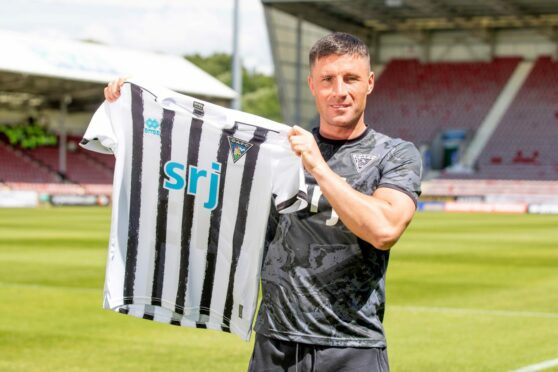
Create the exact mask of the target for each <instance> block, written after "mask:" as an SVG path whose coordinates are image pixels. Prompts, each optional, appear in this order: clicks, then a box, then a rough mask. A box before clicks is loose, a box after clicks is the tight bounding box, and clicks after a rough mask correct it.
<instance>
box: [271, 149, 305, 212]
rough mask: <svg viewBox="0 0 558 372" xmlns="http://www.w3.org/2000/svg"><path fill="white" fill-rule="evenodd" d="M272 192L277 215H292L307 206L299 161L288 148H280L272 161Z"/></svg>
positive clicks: (300, 162)
mask: <svg viewBox="0 0 558 372" xmlns="http://www.w3.org/2000/svg"><path fill="white" fill-rule="evenodd" d="M272 166H273V170H272V172H273V176H272V178H273V179H272V183H273V184H272V192H273V196H274V199H275V207H276V209H277V211H278V212H279V213H292V212H296V211H299V210H301V209H304V208H306V206H307V205H308V196H307V187H306V181H305V179H304V168H303V166H302V161H301V159H300V158H299V157H298V156H296V155H295V153H294V152H293V151H292V150H291V149H290V148H289V149H284V148H281V150H280V151H278V152H277V153H276V154H275V157H274V159H273V163H272Z"/></svg>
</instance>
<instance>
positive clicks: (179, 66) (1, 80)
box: [0, 30, 236, 104]
mask: <svg viewBox="0 0 558 372" xmlns="http://www.w3.org/2000/svg"><path fill="white" fill-rule="evenodd" d="M0 46H1V47H2V50H3V52H2V58H0V92H2V93H24V94H31V95H36V96H45V97H46V99H47V100H49V101H58V100H59V98H60V97H62V96H63V95H65V94H68V95H70V96H72V97H73V98H77V100H78V101H79V99H82V100H83V103H86V102H85V101H88V100H89V99H88V98H94V97H96V98H97V104H98V102H99V100H102V95H101V96H99V94H102V92H101V89H100V88H101V87H102V86H104V85H105V84H106V83H107V82H108V81H110V80H113V79H114V78H116V77H119V76H133V77H137V78H141V79H144V80H147V81H154V82H157V84H158V85H161V86H165V87H167V88H170V89H172V90H175V91H178V92H181V93H185V94H190V95H194V96H202V97H208V98H216V99H221V100H227V101H228V100H230V99H232V98H234V97H235V96H236V92H235V91H234V90H232V89H231V88H229V87H228V86H226V85H225V84H223V83H221V82H220V81H218V80H217V79H215V78H214V77H212V76H211V75H209V74H207V73H206V72H204V71H203V70H201V69H199V68H198V67H197V66H195V65H193V64H192V63H190V62H189V61H187V60H185V59H184V58H183V57H179V56H174V55H168V54H159V53H150V52H142V51H134V50H128V49H124V48H120V47H114V46H106V45H99V44H93V43H87V42H79V41H69V40H54V39H46V38H43V37H40V36H36V35H30V34H24V33H18V32H12V31H1V30H0ZM52 103H53V104H54V102H52Z"/></svg>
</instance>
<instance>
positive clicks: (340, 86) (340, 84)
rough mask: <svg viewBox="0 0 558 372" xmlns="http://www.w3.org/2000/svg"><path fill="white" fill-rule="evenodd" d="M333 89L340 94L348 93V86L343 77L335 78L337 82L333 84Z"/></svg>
mask: <svg viewBox="0 0 558 372" xmlns="http://www.w3.org/2000/svg"><path fill="white" fill-rule="evenodd" d="M333 91H334V93H335V94H336V95H338V96H345V95H346V94H347V87H346V85H345V82H344V81H343V79H341V78H339V79H336V80H335V84H333Z"/></svg>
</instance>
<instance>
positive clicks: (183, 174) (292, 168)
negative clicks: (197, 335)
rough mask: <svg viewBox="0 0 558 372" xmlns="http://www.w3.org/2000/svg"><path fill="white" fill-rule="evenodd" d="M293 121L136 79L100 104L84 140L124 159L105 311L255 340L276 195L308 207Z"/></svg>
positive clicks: (117, 179) (282, 204)
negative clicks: (291, 143) (265, 250)
mask: <svg viewBox="0 0 558 372" xmlns="http://www.w3.org/2000/svg"><path fill="white" fill-rule="evenodd" d="M289 129H290V127H288V126H286V125H283V124H279V123H276V122H272V121H269V120H266V119H264V118H260V117H258V116H255V115H250V114H247V113H243V112H240V111H235V110H231V109H226V108H223V107H220V106H216V105H213V104H211V103H208V102H204V101H200V100H197V99H193V98H191V97H188V96H185V95H181V94H178V93H175V92H172V91H169V90H166V89H162V88H156V87H152V86H149V87H148V86H146V85H141V86H140V85H138V84H136V83H125V84H124V85H123V86H122V90H121V96H120V98H119V99H118V100H117V101H116V102H114V103H108V102H104V103H103V104H102V105H101V107H100V108H99V109H98V110H97V111H96V112H95V114H94V116H93V118H92V119H91V122H90V124H89V127H88V128H87V131H86V133H85V135H84V138H83V140H82V142H81V145H82V146H83V147H85V148H87V149H90V150H94V151H98V152H105V153H113V154H114V155H115V157H116V165H115V170H114V182H113V196H112V197H113V199H112V206H113V207H112V208H113V209H112V224H111V233H110V242H109V254H108V260H107V269H106V279H105V292H104V308H106V309H112V310H114V311H118V312H121V313H125V314H129V315H133V316H137V317H142V318H145V319H151V320H155V321H160V322H166V323H170V324H174V325H182V326H190V327H198V328H210V329H216V330H222V331H225V332H231V333H234V334H236V335H238V336H240V337H241V338H243V339H244V340H248V339H249V338H250V334H251V325H252V320H253V317H254V313H255V310H256V305H257V299H258V287H259V275H260V269H261V260H262V253H263V245H264V239H265V232H266V227H267V219H268V214H269V210H270V205H271V202H272V201H274V203H275V207H276V208H277V209H278V210H279V211H281V212H282V213H290V212H294V211H297V210H300V209H302V208H305V207H306V205H307V202H306V185H305V183H304V173H303V169H302V164H301V161H300V159H299V158H298V157H296V155H295V154H294V153H293V152H292V151H291V149H290V146H289V143H288V139H287V132H288V130H289Z"/></svg>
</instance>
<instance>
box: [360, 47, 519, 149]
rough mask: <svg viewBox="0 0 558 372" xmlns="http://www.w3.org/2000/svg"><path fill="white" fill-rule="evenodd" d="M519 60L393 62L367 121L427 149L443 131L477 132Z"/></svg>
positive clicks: (378, 84)
mask: <svg viewBox="0 0 558 372" xmlns="http://www.w3.org/2000/svg"><path fill="white" fill-rule="evenodd" d="M519 61H520V58H496V59H494V60H493V61H491V62H443V63H442V62H438V63H420V62H419V61H417V60H414V59H411V60H392V61H391V62H389V63H388V64H387V66H386V68H385V69H384V71H383V72H382V75H381V76H380V78H379V79H378V81H377V82H376V86H375V88H374V94H371V95H370V96H369V98H368V103H367V108H366V109H367V111H366V117H365V120H366V121H367V122H368V123H370V124H371V125H372V127H373V128H374V129H376V130H378V131H379V132H382V133H386V134H388V135H390V136H393V137H399V138H403V139H405V140H408V141H411V142H413V143H415V144H416V145H417V146H420V145H422V144H430V143H431V142H432V140H433V139H434V138H435V136H436V135H437V134H438V133H440V132H441V131H442V130H447V129H463V130H468V131H475V130H476V129H477V128H478V127H479V125H480V124H481V123H482V120H483V119H484V118H485V116H486V114H487V113H488V111H489V110H490V108H491V106H492V104H493V103H494V101H495V100H496V98H497V97H498V94H499V93H500V92H501V90H502V89H503V87H504V85H505V84H506V82H507V80H508V79H509V78H510V76H511V74H512V73H513V71H514V69H515V68H516V66H517V64H518V63H519Z"/></svg>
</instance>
